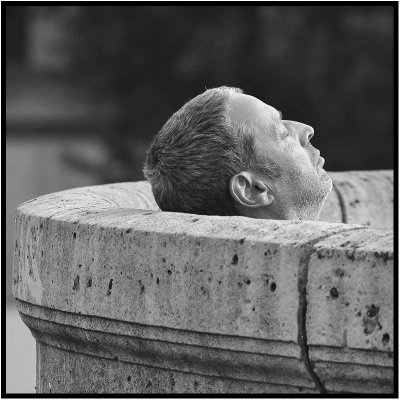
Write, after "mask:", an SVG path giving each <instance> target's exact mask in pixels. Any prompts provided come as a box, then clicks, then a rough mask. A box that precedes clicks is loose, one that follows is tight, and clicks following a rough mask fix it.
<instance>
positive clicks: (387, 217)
mask: <svg viewBox="0 0 400 400" xmlns="http://www.w3.org/2000/svg"><path fill="white" fill-rule="evenodd" d="M329 175H330V176H331V177H332V180H333V184H334V186H335V187H336V189H337V191H338V192H339V196H340V197H341V199H342V207H343V209H342V212H343V214H344V219H345V220H344V222H347V223H349V224H361V225H367V226H371V227H373V228H377V229H393V171H391V170H381V171H346V172H330V173H329ZM332 195H333V196H334V195H335V194H334V193H333V194H332ZM326 211H327V210H326ZM326 211H324V210H323V213H322V214H323V215H324V216H326V214H327V212H326ZM320 220H325V218H320ZM327 220H330V219H327Z"/></svg>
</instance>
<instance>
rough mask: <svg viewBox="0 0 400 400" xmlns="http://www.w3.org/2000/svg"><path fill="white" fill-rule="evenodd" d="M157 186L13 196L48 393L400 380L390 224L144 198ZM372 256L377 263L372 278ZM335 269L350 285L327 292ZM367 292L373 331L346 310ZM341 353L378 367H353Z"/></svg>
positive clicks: (348, 386) (25, 289)
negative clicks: (202, 209) (175, 207)
mask: <svg viewBox="0 0 400 400" xmlns="http://www.w3.org/2000/svg"><path fill="white" fill-rule="evenodd" d="M148 189H149V186H148V184H147V183H145V182H139V183H122V184H113V185H102V186H93V187H88V188H79V189H74V190H68V191H64V192H58V193H53V194H50V195H47V196H42V197H39V198H37V199H33V200H31V201H29V202H26V203H24V204H23V205H21V206H20V207H19V208H18V210H17V217H16V236H15V238H16V242H15V250H14V272H13V280H14V285H13V291H14V295H15V297H16V298H17V306H18V309H19V311H20V313H21V316H22V318H23V321H24V322H25V323H26V324H27V325H28V327H30V329H31V330H32V333H33V335H34V336H35V338H36V339H37V341H38V344H39V345H38V356H37V357H38V373H37V379H38V384H37V386H38V391H39V392H40V393H48V392H49V391H50V390H51V391H52V392H53V393H55V392H57V393H66V392H79V393H83V392H96V393H105V392H115V391H117V392H128V393H129V392H149V393H156V392H171V393H172V392H173V393H178V392H194V393H199V392H212V393H217V392H227V393H228V392H230V393H234V392H238V393H239V392H249V393H253V392H265V393H298V392H301V391H305V392H307V393H312V392H326V391H346V392H349V393H350V392H353V393H358V392H360V393H361V392H365V391H371V392H382V393H383V392H387V391H389V392H390V390H393V377H392V376H390V373H391V372H392V370H393V360H392V358H391V357H392V356H393V350H392V349H393V348H392V347H391V346H392V345H391V342H390V340H392V337H393V321H392V317H391V316H392V314H391V313H392V308H393V306H392V301H393V300H392V296H393V292H392V291H391V289H390V285H389V282H392V281H393V280H390V276H391V274H393V269H392V268H390V265H389V264H388V263H390V260H392V259H393V243H392V240H393V236H392V232H391V231H384V230H375V229H372V228H369V227H366V226H361V225H351V224H341V223H328V222H307V221H303V222H302V221H273V220H269V221H267V220H262V221H260V220H253V219H248V218H244V217H217V216H200V215H192V214H179V213H166V212H157V211H149V210H148V209H149V208H156V206H155V203H154V200H151V199H150V200H149V199H148V197H147V195H146V190H148ZM141 207H142V208H145V210H140V209H138V208H141ZM146 209H147V210H146ZM347 242H348V243H347ZM343 243H347V244H345V245H343ZM342 245H343V246H342ZM349 250H351V256H350V257H349V254H350V253H349ZM342 263H344V264H345V265H343V266H342ZM373 264H374V267H373V266H372V265H373ZM338 268H341V271H342V269H343V270H344V271H345V273H346V274H348V275H349V277H347V275H346V278H344V277H343V276H344V275H343V276H342V277H341V278H337V275H339V277H340V274H341V272H339V273H337V272H335V271H336V270H337V269H338ZM372 268H375V270H374V271H376V272H374V273H376V276H377V277H379V279H373V278H371V279H364V277H366V276H367V275H368V274H370V273H371V271H372ZM350 276H351V277H350ZM373 276H375V275H373ZM338 279H341V282H343V283H341V284H339V283H338ZM321 285H322V286H324V287H325V289H322V286H321ZM332 285H336V286H335V288H336V290H337V291H338V293H339V296H337V297H338V299H339V301H336V302H329V301H330V300H329V299H325V297H324V296H326V290H327V288H328V289H329V290H328V292H329V293H331V289H332V288H331V286H332ZM341 285H342V286H341ZM320 286H321V287H320ZM332 287H333V286H332ZM351 288H354V289H355V293H356V292H357V290H361V291H362V293H363V294H362V295H361V297H360V299H358V300H357V294H355V293H352V289H351ZM332 293H333V294H334V296H335V295H336V294H335V293H336V292H334V291H333V292H332ZM344 293H347V295H346V296H347V297H348V299H350V300H343V301H342V297H343V299H345V298H346V299H347V297H346V296H345V295H344ZM347 302H349V304H351V306H346V303H347ZM372 304H374V307H375V308H371V307H372V306H371V305H372ZM365 305H368V306H369V307H370V308H369V309H367V308H366V309H365V310H364V311H366V312H370V313H371V310H372V313H374V312H375V311H376V310H377V309H378V308H379V324H381V326H382V333H379V332H378V331H379V327H378V322H377V321H376V320H377V319H376V318H375V314H374V316H372V317H368V315H367V314H366V315H365V316H363V317H365V318H370V319H371V321H369V320H368V319H366V322H365V323H364V325H365V326H368V327H369V328H368V329H372V325H373V324H375V325H374V326H375V328H374V329H376V332H375V330H374V332H372V333H371V334H370V335H369V337H368V338H367V339H368V340H369V342H367V339H365V333H364V331H363V328H364V329H365V326H364V325H362V324H363V323H361V325H360V323H359V321H360V320H359V319H357V318H358V317H356V316H355V317H354V316H353V315H352V314H351V313H350V314H346V312H347V311H348V310H350V308H351V309H353V308H354V307H356V308H357V309H358V308H359V309H362V308H363V307H364V306H365ZM368 310H369V311H368ZM343 313H344V314H343ZM377 313H378V312H377ZM342 314H343V315H345V316H344V317H343V315H342ZM339 316H340V317H341V318H342V319H340V318H339ZM332 321H333V322H332ZM334 322H337V325H335V324H334ZM332 324H333V325H332ZM360 326H361V328H360ZM376 327H378V328H376ZM345 330H347V332H348V333H347V339H346V342H345V343H344V342H343V337H344V333H343V332H344V331H345ZM350 332H351V335H352V336H354V338H353V337H351V338H350V336H351V335H350ZM386 333H387V334H388V335H389V342H387V341H386V338H387V336H384V338H385V340H383V336H382V335H385V334H386ZM379 341H381V342H382V341H383V342H385V344H383V342H382V343H381V344H379V343H378V342H379ZM336 350H337V351H336ZM329 363H331V364H332V366H333V367H332V371H333V372H332V373H330V372H329V371H330V369H329V365H330V364H329ZM335 363H341V364H340V365H345V364H346V365H349V368H350V367H351V365H353V364H354V365H355V366H357V365H361V366H362V368H367V369H362V368H361V367H360V368H361V369H360V368H358V367H357V368H358V369H357V368H356V369H355V371H358V372H353V373H352V374H351V373H349V374H348V375H347V380H346V379H342V377H341V375H340V368H337V369H335V368H336V364H335ZM328 364H329V365H328ZM326 365H328V367H326ZM89 370H90V371H92V372H93V374H87V371H89ZM67 371H68V372H67ZM335 371H337V372H335ZM363 371H364V372H363ZM122 372H123V373H122ZM128 377H130V379H128ZM371 377H373V379H374V383H373V384H371V383H368V384H365V385H364V384H363V382H364V381H365V380H368V379H369V380H370V379H371ZM83 378H85V379H83ZM149 382H150V384H149ZM172 382H175V384H174V385H172ZM195 382H197V384H195ZM338 382H339V383H340V384H338ZM368 385H369V386H368Z"/></svg>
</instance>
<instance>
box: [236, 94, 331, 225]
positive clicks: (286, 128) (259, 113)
mask: <svg viewBox="0 0 400 400" xmlns="http://www.w3.org/2000/svg"><path fill="white" fill-rule="evenodd" d="M229 106H230V107H229V108H230V117H231V119H232V120H233V121H235V122H236V123H239V124H240V123H245V124H246V123H250V124H252V126H254V128H255V129H254V130H253V132H254V137H255V141H256V145H257V149H258V151H259V154H262V155H265V156H266V158H267V159H269V160H272V161H274V162H275V163H276V164H277V165H278V166H279V167H280V169H281V172H282V174H281V176H280V177H279V178H278V179H277V180H276V181H272V180H268V182H269V185H268V186H269V188H270V189H271V191H272V194H273V196H274V198H275V201H274V203H275V204H273V207H274V208H275V210H274V211H275V214H277V216H278V217H280V218H284V219H291V218H301V219H315V215H317V216H318V215H319V212H320V209H321V208H322V205H323V202H324V201H325V199H326V197H327V195H328V194H329V192H330V190H331V189H332V180H331V178H330V177H329V175H328V174H327V173H326V171H325V170H324V169H323V164H324V162H325V160H324V159H323V158H322V157H320V155H319V154H320V152H319V151H318V150H317V149H315V148H314V147H313V146H312V145H311V144H310V139H311V137H312V136H313V135H314V129H313V128H312V127H311V126H309V125H306V124H303V123H300V122H296V121H290V120H282V118H281V114H280V113H279V111H277V110H276V109H275V108H273V107H271V106H269V105H267V104H265V103H263V102H262V101H260V100H258V99H257V98H255V97H253V96H248V95H245V94H241V93H235V94H233V95H232V98H231V101H230V103H229Z"/></svg>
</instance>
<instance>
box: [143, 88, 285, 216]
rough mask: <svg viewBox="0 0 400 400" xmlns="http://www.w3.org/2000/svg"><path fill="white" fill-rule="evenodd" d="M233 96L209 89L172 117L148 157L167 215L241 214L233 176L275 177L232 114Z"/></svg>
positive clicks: (148, 173)
mask: <svg viewBox="0 0 400 400" xmlns="http://www.w3.org/2000/svg"><path fill="white" fill-rule="evenodd" d="M232 93H243V91H242V90H241V89H238V88H233V87H227V86H222V87H218V88H213V89H208V90H206V91H205V92H204V93H202V94H200V95H198V96H196V97H195V98H194V99H192V100H190V101H188V102H187V103H186V104H185V105H184V106H183V107H182V108H181V109H179V110H178V111H177V112H176V113H174V114H173V115H172V117H171V118H170V119H169V120H168V121H167V122H166V123H165V125H164V126H163V127H162V128H161V130H160V131H159V132H158V134H157V135H156V136H155V137H154V139H153V141H152V143H151V145H150V147H149V149H148V150H147V154H146V161H145V164H144V170H143V172H144V175H145V177H146V178H147V179H148V180H149V181H150V183H151V186H152V190H153V195H154V198H155V200H156V202H157V204H158V206H159V207H160V209H161V210H163V211H175V212H185V213H191V214H207V215H238V210H237V209H236V208H235V205H234V202H233V199H232V197H231V195H230V193H229V182H230V179H231V178H232V176H234V175H236V174H238V173H240V172H242V171H245V170H254V171H259V172H263V173H268V174H269V175H271V176H273V175H276V173H277V170H276V166H273V167H272V168H271V166H270V163H267V161H266V160H265V159H264V158H263V157H260V156H259V155H258V153H257V151H256V147H255V141H254V137H253V135H252V134H251V132H249V127H248V126H233V124H231V121H230V119H229V115H228V108H227V107H228V104H227V101H228V100H229V98H230V96H231V94H232Z"/></svg>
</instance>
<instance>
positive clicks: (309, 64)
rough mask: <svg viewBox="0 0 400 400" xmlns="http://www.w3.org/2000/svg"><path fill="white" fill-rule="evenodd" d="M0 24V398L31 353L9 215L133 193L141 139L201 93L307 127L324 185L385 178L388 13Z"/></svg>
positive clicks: (321, 9) (61, 9) (154, 13)
mask: <svg viewBox="0 0 400 400" xmlns="http://www.w3.org/2000/svg"><path fill="white" fill-rule="evenodd" d="M282 4H284V3H282ZM353 4H354V3H353ZM3 12H5V14H6V52H5V54H6V249H5V252H6V300H7V301H6V305H7V313H6V315H7V321H6V322H7V331H6V333H7V348H6V350H7V357H6V360H7V365H6V367H7V370H6V371H7V372H6V390H7V392H9V393H11V392H20V393H22V392H25V393H27V392H34V386H35V345H34V340H33V338H32V336H31V334H30V332H29V330H28V329H27V328H26V327H25V326H24V325H23V324H22V322H21V321H20V319H19V316H18V314H17V312H16V310H15V306H14V302H13V297H12V294H11V270H12V252H13V233H14V232H13V229H14V228H13V224H14V214H15V209H16V207H17V205H18V204H20V203H22V202H24V201H26V200H29V199H31V198H33V197H37V196H40V195H43V194H46V193H50V192H54V191H58V190H63V189H68V188H72V187H77V186H87V185H95V184H102V183H109V182H116V181H135V180H141V179H143V174H142V164H143V161H144V155H145V150H146V148H147V146H148V145H149V143H150V141H151V139H152V137H153V135H154V134H155V133H156V132H157V131H158V130H159V129H160V128H161V127H162V125H163V124H164V122H165V121H166V120H167V118H168V117H169V116H170V115H171V114H172V113H173V112H174V111H176V110H177V109H178V108H179V107H180V106H181V105H183V104H184V103H185V102H186V101H187V100H189V99H190V98H192V97H194V96H196V95H197V94H199V93H201V92H203V91H204V90H205V88H211V87H215V86H221V85H228V86H236V87H240V88H242V89H243V90H244V91H245V93H247V94H251V95H253V96H256V97H258V98H259V99H261V100H262V101H264V102H265V103H267V104H270V105H272V106H274V107H275V108H278V109H280V110H282V112H283V115H284V118H286V119H291V120H297V121H301V122H304V123H307V124H309V125H312V126H313V127H314V130H315V136H314V138H313V143H314V145H315V146H316V147H317V148H319V149H320V151H321V154H323V156H324V158H325V159H326V164H325V169H326V170H328V171H343V170H357V169H392V168H393V153H394V151H393V138H394V136H393V134H394V132H393V122H394V114H393V102H394V86H393V73H394V71H393V67H394V30H393V29H394V28H393V22H394V18H395V15H396V16H397V13H395V6H387V5H386V6H370V5H368V6H363V5H359V6H358V5H356V6H346V5H342V6H329V5H328V6H327V5H324V6H312V5H308V6H292V5H291V6H285V5H279V6H254V5H253V6H171V5H163V6H75V5H74V6H10V5H7V6H5V7H4V8H3Z"/></svg>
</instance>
